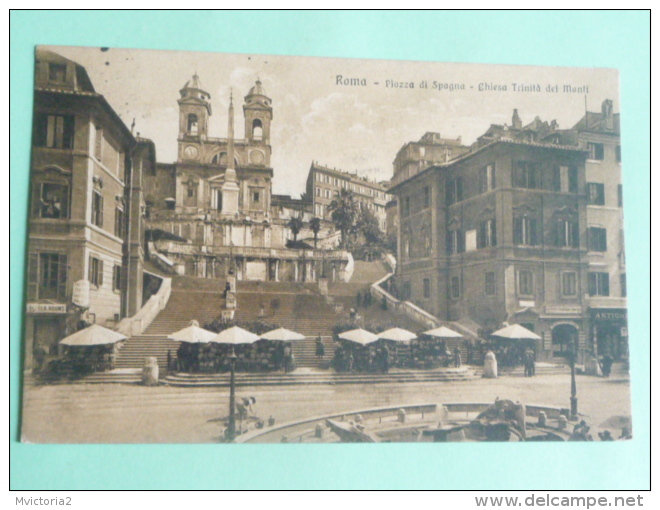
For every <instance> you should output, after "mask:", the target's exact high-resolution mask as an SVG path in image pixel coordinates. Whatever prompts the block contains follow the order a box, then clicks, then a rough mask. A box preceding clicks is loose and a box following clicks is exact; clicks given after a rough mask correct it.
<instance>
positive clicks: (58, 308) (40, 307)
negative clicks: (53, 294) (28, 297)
mask: <svg viewBox="0 0 660 510" xmlns="http://www.w3.org/2000/svg"><path fill="white" fill-rule="evenodd" d="M27 313H66V305H65V304H60V303H28V304H27Z"/></svg>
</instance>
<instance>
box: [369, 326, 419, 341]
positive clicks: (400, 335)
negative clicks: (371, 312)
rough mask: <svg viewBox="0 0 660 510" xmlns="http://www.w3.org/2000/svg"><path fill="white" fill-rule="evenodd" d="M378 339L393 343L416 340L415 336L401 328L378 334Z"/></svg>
mask: <svg viewBox="0 0 660 510" xmlns="http://www.w3.org/2000/svg"><path fill="white" fill-rule="evenodd" d="M378 338H381V339H383V340H392V341H393V342H409V341H410V340H414V339H415V338H417V335H416V334H415V333H413V332H412V331H408V330H407V329H403V328H392V329H388V330H387V331H383V332H382V333H378Z"/></svg>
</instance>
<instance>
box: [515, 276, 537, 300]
mask: <svg viewBox="0 0 660 510" xmlns="http://www.w3.org/2000/svg"><path fill="white" fill-rule="evenodd" d="M518 295H520V296H533V295H534V273H532V272H531V271H518Z"/></svg>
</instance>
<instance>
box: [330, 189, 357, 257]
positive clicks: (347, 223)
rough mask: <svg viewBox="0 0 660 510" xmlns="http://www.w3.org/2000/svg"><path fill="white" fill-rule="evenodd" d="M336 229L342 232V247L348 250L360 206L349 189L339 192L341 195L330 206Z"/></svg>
mask: <svg viewBox="0 0 660 510" xmlns="http://www.w3.org/2000/svg"><path fill="white" fill-rule="evenodd" d="M328 210H329V211H330V213H331V215H330V218H331V219H332V221H333V223H334V224H335V227H337V229H339V231H340V232H341V246H342V248H346V245H347V243H348V235H349V234H350V233H351V232H352V230H353V229H354V228H355V223H356V220H357V217H358V212H359V211H358V206H357V203H356V202H355V198H354V197H353V193H352V192H351V191H349V190H347V189H342V190H339V195H337V196H336V197H335V199H334V200H333V201H332V202H331V203H330V205H329V206H328Z"/></svg>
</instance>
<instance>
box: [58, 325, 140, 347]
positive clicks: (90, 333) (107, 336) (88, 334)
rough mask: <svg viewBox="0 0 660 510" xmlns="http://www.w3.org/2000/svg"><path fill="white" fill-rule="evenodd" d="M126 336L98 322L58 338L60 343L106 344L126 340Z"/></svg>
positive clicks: (81, 344)
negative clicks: (60, 338)
mask: <svg viewBox="0 0 660 510" xmlns="http://www.w3.org/2000/svg"><path fill="white" fill-rule="evenodd" d="M126 338H127V337H126V336H125V335H122V334H121V333H117V332H116V331H112V330H111V329H108V328H104V327H103V326H99V325H98V324H92V325H91V326H90V327H88V328H85V329H81V330H80V331H78V332H76V333H74V334H73V335H69V336H67V337H66V338H63V339H62V340H60V344H62V345H69V346H91V345H108V344H114V343H117V342H121V341H122V340H126Z"/></svg>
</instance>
